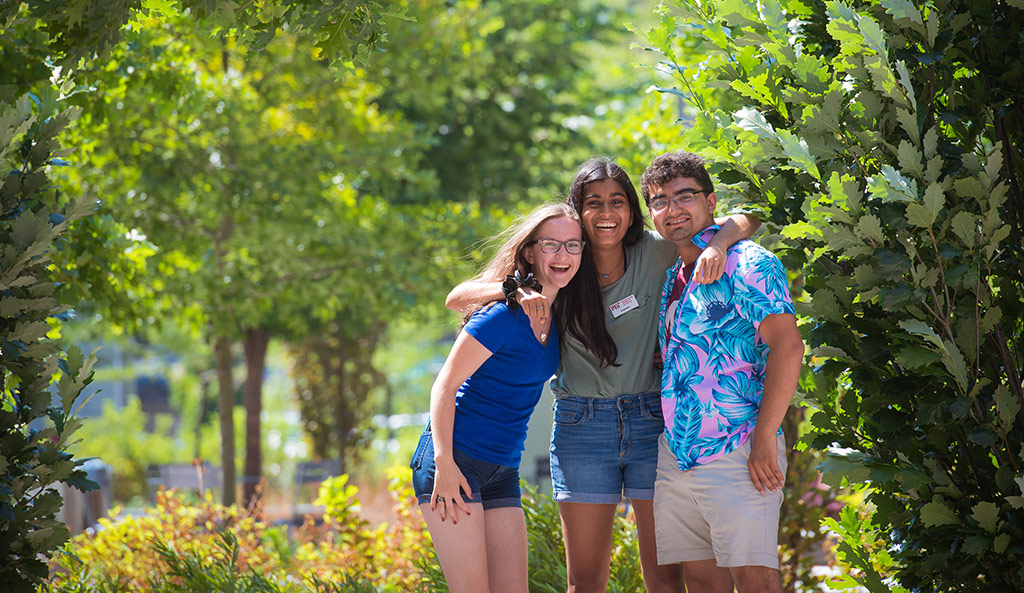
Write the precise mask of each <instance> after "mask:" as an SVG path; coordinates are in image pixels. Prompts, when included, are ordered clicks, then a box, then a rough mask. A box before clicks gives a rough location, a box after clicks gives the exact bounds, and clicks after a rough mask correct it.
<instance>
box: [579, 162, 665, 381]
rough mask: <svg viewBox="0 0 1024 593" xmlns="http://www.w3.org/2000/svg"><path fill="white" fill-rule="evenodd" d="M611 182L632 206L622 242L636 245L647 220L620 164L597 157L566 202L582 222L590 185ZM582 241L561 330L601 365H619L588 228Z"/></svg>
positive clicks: (583, 170)
mask: <svg viewBox="0 0 1024 593" xmlns="http://www.w3.org/2000/svg"><path fill="white" fill-rule="evenodd" d="M605 179H611V180H612V181H615V182H616V183H618V184H619V185H620V186H621V187H622V191H623V192H625V194H626V201H627V202H628V203H629V211H630V212H631V213H632V214H633V216H632V219H633V221H632V222H631V223H630V225H629V228H628V229H626V236H625V237H623V239H622V244H623V246H624V247H632V246H633V245H636V244H637V242H638V241H640V238H641V237H643V234H644V227H646V226H647V219H646V218H644V213H643V212H642V211H641V210H640V198H639V197H637V194H636V188H634V187H633V182H632V181H630V179H629V175H627V174H626V171H625V170H623V168H622V167H620V166H619V165H618V164H616V163H615V162H614V161H612V160H611V159H608V158H606V157H594V158H592V159H590V160H589V161H587V162H585V163H583V164H582V165H581V166H580V170H579V171H578V172H577V173H576V177H575V178H573V180H572V185H570V186H569V196H568V198H566V203H567V204H568V205H569V206H571V207H572V208H573V210H575V211H576V213H577V214H578V215H579V216H580V220H582V219H583V199H584V198H585V197H586V190H587V186H588V185H590V184H591V183H593V182H595V181H603V180H605ZM583 238H584V240H585V241H586V242H587V244H586V247H584V249H583V259H582V260H581V261H580V271H579V272H577V273H576V278H574V280H575V281H576V282H577V284H578V285H579V286H578V288H577V290H574V291H572V292H569V293H567V294H566V295H565V298H564V299H559V300H561V301H562V305H563V306H562V310H563V311H564V312H565V313H564V315H565V319H564V321H563V322H562V324H561V325H560V326H559V327H564V328H565V331H566V332H567V333H569V334H571V335H572V336H573V337H575V338H576V339H577V340H579V341H580V342H583V343H584V344H585V345H586V346H587V349H589V350H590V351H591V352H592V353H593V354H594V356H596V357H597V358H598V359H599V360H600V361H601V366H618V363H617V362H616V360H617V359H618V357H619V347H618V346H617V345H616V344H615V340H614V339H612V336H611V334H609V333H608V328H607V327H605V324H604V307H605V303H604V298H603V297H602V296H601V283H600V281H599V280H598V277H597V276H598V275H597V264H596V263H595V262H594V253H593V251H591V246H590V238H589V237H588V236H587V228H586V227H585V226H584V227H583Z"/></svg>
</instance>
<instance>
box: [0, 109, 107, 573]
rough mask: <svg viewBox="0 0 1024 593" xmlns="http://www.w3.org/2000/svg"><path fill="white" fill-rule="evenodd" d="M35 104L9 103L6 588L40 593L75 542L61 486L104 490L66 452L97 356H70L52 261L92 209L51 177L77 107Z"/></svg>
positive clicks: (2, 401) (1, 426)
mask: <svg viewBox="0 0 1024 593" xmlns="http://www.w3.org/2000/svg"><path fill="white" fill-rule="evenodd" d="M31 99H34V101H33V100H30V97H24V98H22V99H21V100H20V101H18V102H17V103H15V104H13V105H12V104H8V103H2V102H0V167H2V168H3V177H2V178H0V179H2V181H0V582H3V583H4V584H5V586H6V587H8V590H11V591H32V590H33V589H34V584H35V583H37V582H39V580H40V579H42V578H43V577H45V576H46V574H47V569H46V564H45V562H44V561H42V560H40V559H39V556H40V555H46V554H49V553H50V552H52V551H53V550H54V549H56V548H57V546H59V545H60V544H61V543H63V542H64V541H65V540H66V539H67V538H68V530H67V528H66V527H65V526H64V524H62V523H60V522H59V521H57V520H56V518H55V517H56V513H57V511H58V510H60V507H61V504H62V502H63V499H62V497H61V495H60V494H59V493H58V492H57V491H56V490H55V489H54V488H53V487H54V486H56V485H57V484H58V483H61V482H63V483H65V484H68V485H71V486H73V487H75V488H78V489H79V490H81V491H83V492H85V491H88V490H94V489H96V488H97V487H98V486H97V484H96V483H95V482H92V481H91V480H89V479H87V478H86V474H85V471H83V470H81V469H78V467H79V466H80V465H81V464H82V462H83V460H81V459H75V458H74V457H72V456H71V455H70V454H68V452H67V449H68V447H69V446H70V445H71V444H72V442H73V441H72V440H71V438H72V435H73V434H74V433H75V431H76V430H78V428H79V427H80V426H81V420H79V419H78V418H77V417H76V415H75V413H76V412H77V409H76V407H75V404H76V400H77V399H78V397H79V395H80V394H81V392H82V390H83V389H84V388H85V387H86V386H87V385H88V384H89V382H90V381H91V380H92V366H93V364H94V363H95V360H96V359H95V357H94V356H91V355H90V356H88V357H86V356H83V355H82V352H81V351H80V350H78V349H77V348H70V349H68V350H67V352H62V351H61V350H60V348H59V347H58V345H57V343H56V341H55V337H56V336H55V333H56V332H54V331H51V325H50V323H51V322H53V321H55V320H56V319H58V318H60V317H61V316H63V315H64V314H65V313H66V311H67V309H66V308H65V307H61V306H60V305H59V304H58V301H57V299H56V297H55V292H56V287H55V285H54V283H53V282H51V281H50V270H49V267H50V262H51V255H52V254H53V253H54V251H55V250H56V249H59V248H61V247H62V244H66V238H64V234H65V232H66V231H67V229H68V226H69V225H70V224H71V222H72V221H73V220H75V219H78V218H81V217H82V216H85V215H86V214H87V213H88V212H90V211H91V210H92V208H93V204H92V202H91V200H90V199H89V198H88V197H86V196H82V197H81V198H79V199H77V200H69V199H68V198H67V196H66V195H65V194H64V193H63V192H62V191H61V189H60V188H59V187H57V186H55V185H54V182H53V181H52V179H51V169H52V168H53V167H55V166H60V165H62V164H64V161H63V160H62V157H64V156H66V155H67V151H66V150H64V149H63V148H62V147H61V145H60V143H59V142H58V140H57V137H58V135H59V134H60V133H61V131H62V130H63V129H64V128H65V127H66V126H67V125H68V124H69V122H70V121H71V120H73V119H74V118H75V116H76V115H77V111H75V110H63V111H58V109H57V107H58V105H57V102H56V101H55V97H54V96H44V97H42V98H41V99H40V98H38V97H32V98H31Z"/></svg>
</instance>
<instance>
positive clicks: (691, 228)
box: [647, 177, 718, 247]
mask: <svg viewBox="0 0 1024 593" xmlns="http://www.w3.org/2000/svg"><path fill="white" fill-rule="evenodd" d="M647 191H648V195H649V196H650V198H649V201H650V202H653V201H654V200H655V199H657V198H660V197H667V198H669V200H668V206H667V207H666V208H664V209H662V210H654V209H652V210H651V218H652V219H654V226H655V228H657V229H658V232H659V233H661V236H662V237H665V238H666V239H668V240H669V241H671V242H672V243H674V244H675V245H676V247H681V246H682V247H686V246H688V245H689V243H690V239H692V238H693V236H694V235H696V234H697V233H699V232H701V231H703V230H704V229H706V228H707V227H708V226H710V225H711V224H712V223H714V222H715V216H714V213H715V205H716V204H717V203H718V197H717V196H715V194H714V192H712V193H710V194H705V193H703V191H702V188H701V185H700V183H698V182H697V180H696V179H694V178H692V177H676V178H675V179H672V180H671V181H669V182H667V183H666V184H665V185H660V186H659V185H656V184H651V185H649V186H648V187H647ZM694 192H700V193H694ZM691 193H692V194H694V195H693V199H692V200H689V201H688V202H686V203H682V204H678V203H677V202H678V201H680V199H679V196H683V195H686V194H691Z"/></svg>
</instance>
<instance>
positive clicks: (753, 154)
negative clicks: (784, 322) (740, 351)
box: [652, 0, 1024, 591]
mask: <svg viewBox="0 0 1024 593" xmlns="http://www.w3.org/2000/svg"><path fill="white" fill-rule="evenodd" d="M663 9H664V10H665V12H666V14H669V13H671V14H672V15H673V17H671V20H672V22H673V24H674V25H675V27H676V28H675V30H674V34H673V33H669V34H667V35H665V36H663V37H661V38H660V41H659V43H658V44H657V45H656V47H654V48H652V49H655V50H656V51H659V52H661V53H662V54H664V56H665V58H666V60H667V61H669V62H672V63H673V68H672V69H671V71H672V72H673V73H674V75H675V77H676V79H677V88H676V92H677V93H679V94H681V95H682V96H685V97H687V98H689V99H691V100H692V104H693V105H694V106H695V107H696V108H697V111H696V115H695V116H696V119H695V122H694V126H693V131H692V132H691V133H689V134H688V135H687V141H688V142H689V145H690V147H691V148H696V149H698V150H700V151H702V152H703V153H704V154H705V155H707V156H708V157H709V159H711V161H712V162H713V164H712V167H713V168H714V170H715V171H716V172H717V173H718V175H719V178H720V179H723V180H743V182H744V183H743V184H742V185H741V186H740V188H741V189H744V190H745V197H746V198H747V199H749V200H751V201H756V202H760V203H762V204H764V205H766V206H767V207H769V208H770V209H771V213H772V214H771V220H772V223H773V224H776V225H778V226H779V229H780V234H779V235H775V236H774V238H775V240H776V241H779V243H778V244H777V245H776V247H777V248H782V249H786V250H789V251H792V250H799V251H801V252H802V253H803V254H804V261H806V262H807V263H806V265H805V267H804V268H803V270H802V272H803V274H804V278H805V288H806V290H807V292H808V293H809V295H810V297H811V302H810V306H809V307H807V308H806V309H805V311H806V312H807V314H808V315H809V319H807V323H806V324H805V325H804V328H805V330H806V333H805V339H806V341H807V342H808V344H809V345H810V346H811V348H812V353H813V356H814V358H812V367H813V370H814V374H813V377H812V381H811V383H812V384H811V385H810V399H809V402H810V403H811V404H812V405H814V406H815V407H817V408H819V411H818V413H816V414H815V415H814V417H813V419H812V424H813V425H814V426H815V431H814V432H813V433H812V435H810V436H809V437H808V439H807V442H808V443H809V444H811V445H812V446H814V447H817V448H820V449H828V448H830V447H834V446H839V447H842V448H844V449H843V450H845V451H847V453H846V454H844V455H842V456H837V457H835V458H834V459H833V460H831V461H830V462H828V463H826V464H825V466H824V467H825V469H826V471H827V472H830V473H832V478H830V479H832V480H833V481H837V480H843V479H845V481H846V482H848V483H859V482H863V483H867V484H870V485H871V487H872V488H873V490H871V493H870V494H869V500H871V502H873V503H874V504H875V505H876V506H877V508H878V511H877V513H876V515H875V517H874V521H876V522H877V523H878V525H879V527H880V528H881V529H882V530H883V531H887V532H888V533H889V534H890V536H889V543H890V545H891V551H892V560H893V562H892V563H890V564H891V565H893V566H895V567H898V568H899V571H898V578H899V582H900V584H902V585H903V586H905V587H907V588H908V589H914V590H927V591H932V590H977V591H988V590H992V591H995V590H1003V589H1005V588H1020V586H1021V584H1022V583H1024V571H1022V570H1021V569H1020V565H1021V561H1020V560H1021V557H1022V556H1021V554H1022V553H1024V552H1022V551H1021V550H1018V549H1015V548H1013V547H1012V546H1010V545H1007V543H1006V542H1010V541H1014V540H1015V539H1020V538H1021V537H1024V532H1022V531H1021V528H1020V527H1019V525H1022V524H1024V515H1021V514H1020V513H1021V511H1020V509H1019V508H1018V506H1017V505H1015V498H1014V497H1016V496H1018V495H1019V488H1018V487H1017V485H1016V484H1015V483H1014V482H1013V480H1012V479H1011V478H1016V477H1022V476H1024V473H1022V472H1024V457H1022V436H1024V415H1022V413H1021V407H1022V406H1021V404H1022V402H1024V395H1022V384H1021V372H1022V369H1024V359H1022V353H1024V343H1022V336H1024V302H1022V299H1021V293H1022V288H1024V278H1022V275H1021V267H1022V266H1021V262H1022V261H1024V250H1022V247H1021V237H1022V236H1024V221H1022V219H1021V213H1022V212H1024V192H1022V190H1021V186H1020V183H1019V181H1018V177H1019V172H1020V171H1021V170H1022V169H1024V154H1022V150H1024V149H1022V147H1024V136H1022V134H1024V132H1022V130H1024V119H1022V118H1024V111H1022V105H1024V93H1022V92H1021V87H1020V85H1019V80H1020V78H1014V77H1013V76H1014V74H1011V72H1013V73H1016V75H1019V74H1020V73H1021V72H1020V71H1021V69H1022V68H1024V66H1022V64H1024V59H1022V58H1024V40H1022V38H1021V37H1020V36H1019V34H1018V32H1019V31H1020V29H1021V27H1022V26H1024V12H1022V11H1020V10H1017V9H1015V8H1011V7H1009V6H1006V5H1003V4H998V3H991V2H983V3H982V4H977V3H973V4H968V3H963V2H955V1H928V2H917V1H909V2H908V1H903V0H879V1H877V2H875V1H869V2H857V3H847V2H843V1H828V2H811V3H807V2H796V1H784V2H782V3H781V5H773V6H770V7H769V6H767V5H764V6H763V5H762V3H757V4H756V5H755V4H754V3H752V2H751V3H748V2H745V1H743V0H729V1H719V2H698V1H687V0H681V1H672V2H665V3H663ZM667 30H668V31H673V28H672V27H668V28H667ZM726 30H727V31H728V32H729V33H728V36H723V35H722V34H720V33H718V31H726ZM684 36H685V37H684ZM683 38H686V39H688V41H687V42H685V43H684V42H681V41H679V40H680V39H683ZM652 39H659V38H655V37H652ZM997 39H998V40H999V41H996V40H997ZM687 43H692V44H695V45H696V47H697V48H698V49H703V50H704V54H703V55H704V57H703V58H702V61H701V68H700V69H698V70H694V69H693V67H692V65H691V63H690V62H687V59H690V56H691V55H692V54H691V53H690V50H683V49H682V48H684V47H685V46H686V44H687ZM996 56H999V57H998V58H997V57H996ZM997 62H999V64H997ZM683 73H686V74H685V75H684V74H683ZM712 89H714V90H712ZM719 89H733V91H734V92H733V93H731V94H730V93H726V94H725V99H724V100H722V98H721V96H720V95H716V93H719V92H721V91H720V90H719ZM722 105H724V106H728V107H727V109H728V111H727V112H726V113H723V112H722V111H717V110H716V109H720V108H721V107H716V106H722ZM968 106H969V107H968ZM729 114H731V115H729ZM851 452H852V453H851ZM836 455H838V453H836ZM1000 476H1002V477H1001V478H1000ZM1011 499H1012V500H1011ZM848 519H849V521H848V523H849V524H848V525H847V526H846V527H845V528H841V529H840V528H839V526H837V530H838V531H840V532H841V533H843V534H844V537H851V538H853V537H856V536H857V531H856V525H855V521H854V518H853V517H852V516H851V517H849V518H848ZM855 543H856V542H854V544H855ZM997 547H998V549H999V550H1000V551H999V552H997V551H996V549H997ZM845 550H846V553H847V556H848V558H858V556H857V554H858V552H857V550H858V548H857V546H856V545H853V544H851V545H850V546H847V548H845ZM872 553H875V554H877V553H878V552H877V551H874V552H872ZM855 564H856V565H860V561H859V560H858V561H857V562H856V563H855ZM864 570H865V573H864V574H865V578H868V580H870V578H869V577H870V572H869V571H867V569H866V568H865V569H864ZM863 584H865V585H866V586H869V588H872V590H875V589H874V586H879V587H881V586H882V584H881V582H880V581H879V582H875V583H874V585H872V584H870V583H868V582H866V581H864V582H863ZM877 590H882V589H877Z"/></svg>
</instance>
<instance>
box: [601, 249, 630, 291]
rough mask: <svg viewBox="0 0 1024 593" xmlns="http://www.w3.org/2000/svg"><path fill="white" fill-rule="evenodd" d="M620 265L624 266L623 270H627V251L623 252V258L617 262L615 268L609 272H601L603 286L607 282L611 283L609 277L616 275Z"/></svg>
mask: <svg viewBox="0 0 1024 593" xmlns="http://www.w3.org/2000/svg"><path fill="white" fill-rule="evenodd" d="M620 265H621V266H622V268H623V271H625V266H626V254H625V253H623V254H622V259H621V260H619V261H618V262H617V263H616V264H615V267H614V268H612V269H611V270H609V271H608V273H607V274H601V285H602V286H606V285H607V284H611V282H609V281H608V278H610V277H611V276H614V275H615V273H616V272H617V271H618V269H619V266H620ZM599 273H600V272H599ZM616 279H617V278H616Z"/></svg>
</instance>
